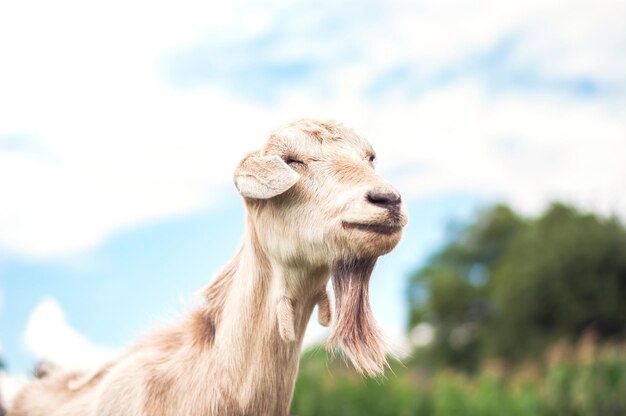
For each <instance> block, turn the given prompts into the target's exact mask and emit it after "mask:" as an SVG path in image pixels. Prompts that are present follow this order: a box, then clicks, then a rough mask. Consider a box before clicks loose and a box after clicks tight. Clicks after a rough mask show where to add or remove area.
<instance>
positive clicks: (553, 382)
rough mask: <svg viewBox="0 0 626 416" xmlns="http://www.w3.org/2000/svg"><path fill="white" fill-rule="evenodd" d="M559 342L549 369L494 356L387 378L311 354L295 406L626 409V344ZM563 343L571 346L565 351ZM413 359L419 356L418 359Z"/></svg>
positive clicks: (427, 414) (297, 410)
mask: <svg viewBox="0 0 626 416" xmlns="http://www.w3.org/2000/svg"><path fill="white" fill-rule="evenodd" d="M567 345H569V344H564V345H562V344H559V345H557V346H556V347H555V348H553V351H552V352H551V357H552V358H550V357H549V359H548V360H546V361H547V362H548V363H549V364H547V365H546V366H545V367H544V368H539V367H537V366H531V367H519V368H517V369H515V370H512V371H506V370H504V369H503V367H502V366H501V365H498V364H496V363H492V364H490V365H485V366H483V367H482V368H481V369H480V371H478V372H477V373H476V374H475V375H473V376H468V375H467V374H462V373H458V372H455V371H450V370H446V371H438V372H436V373H435V374H434V375H432V374H430V373H428V372H424V371H423V369H420V367H419V366H417V365H411V366H407V367H403V366H400V365H397V364H394V365H393V366H392V367H393V373H390V374H389V376H388V377H387V378H386V379H379V380H367V379H363V378H362V377H360V376H359V375H357V374H355V373H354V372H353V371H351V370H349V369H347V368H346V367H343V366H342V364H341V363H337V362H336V361H327V358H326V356H325V354H324V353H323V352H320V351H316V352H310V353H307V354H305V356H304V357H303V359H302V364H301V371H300V374H299V377H298V381H297V384H296V392H295V396H294V401H293V404H292V410H291V412H292V413H293V414H294V415H297V416H314V415H324V416H334V415H337V416H353V415H354V416H357V415H358V416H362V415H368V416H377V415H385V416H387V415H399V416H404V415H406V416H409V415H411V416H422V415H423V416H453V415H459V416H501V415H507V416H517V415H519V416H522V415H537V416H543V415H545V416H561V415H562V416H566V415H567V416H583V415H590V416H591V415H615V416H617V415H626V357H625V354H624V353H625V352H626V350H625V349H624V347H623V346H620V347H617V346H605V347H603V348H601V349H600V350H599V351H598V350H597V349H596V346H595V344H593V343H585V342H583V343H582V344H581V345H580V346H579V347H578V349H577V350H573V349H572V348H571V347H568V346H567ZM563 349H565V350H566V351H565V352H564V351H563ZM414 364H415V363H414Z"/></svg>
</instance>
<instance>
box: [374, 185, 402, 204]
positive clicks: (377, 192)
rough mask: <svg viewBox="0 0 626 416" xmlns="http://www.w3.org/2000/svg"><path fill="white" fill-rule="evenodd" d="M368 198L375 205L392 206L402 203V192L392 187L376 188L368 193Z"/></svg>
mask: <svg viewBox="0 0 626 416" xmlns="http://www.w3.org/2000/svg"><path fill="white" fill-rule="evenodd" d="M367 200H368V201H369V202H371V203H372V204H375V205H380V206H383V207H392V206H394V205H398V204H400V202H402V198H401V197H400V193H399V192H398V191H396V190H395V189H390V188H374V189H371V190H370V191H369V192H368V193H367Z"/></svg>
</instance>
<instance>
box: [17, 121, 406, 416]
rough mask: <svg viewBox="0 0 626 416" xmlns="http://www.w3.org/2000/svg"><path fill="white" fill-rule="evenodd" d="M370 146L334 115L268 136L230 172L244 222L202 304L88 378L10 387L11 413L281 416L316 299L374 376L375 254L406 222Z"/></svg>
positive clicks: (338, 341) (54, 378)
mask: <svg viewBox="0 0 626 416" xmlns="http://www.w3.org/2000/svg"><path fill="white" fill-rule="evenodd" d="M374 158H375V154H374V150H373V149H372V147H371V146H370V145H369V143H368V142H367V141H366V140H364V139H363V138H362V137H360V136H359V135H358V134H356V133H355V132H354V131H353V130H351V129H349V128H347V127H344V126H343V125H341V124H339V123H337V122H333V121H314V120H309V119H305V120H299V121H296V122H293V123H291V124H288V125H286V126H283V127H281V128H279V129H277V130H275V131H274V132H273V133H272V134H271V135H270V137H269V139H268V141H267V144H266V145H265V146H264V147H263V148H262V149H260V150H258V151H255V152H252V153H250V154H248V155H247V156H246V157H245V158H244V159H243V160H242V161H241V162H240V163H239V165H238V167H237V168H236V171H235V175H234V182H235V186H236V188H237V190H238V191H239V193H240V194H241V196H242V197H243V200H244V203H245V208H246V228H245V234H244V237H243V240H242V242H241V245H240V247H239V249H238V251H237V252H236V254H235V256H234V257H233V259H232V260H231V261H230V262H228V263H227V264H226V265H225V266H224V267H223V269H222V270H221V271H219V272H218V274H217V276H216V277H215V279H214V281H213V283H212V284H211V285H210V286H208V287H207V288H206V289H204V290H203V291H202V292H201V293H202V295H203V298H204V302H203V304H202V306H200V307H198V308H197V309H194V310H192V311H191V312H190V313H189V314H188V316H187V317H186V318H185V319H184V320H183V321H182V322H180V323H179V324H178V325H176V326H173V327H171V328H168V329H163V330H160V331H159V332H156V333H154V334H153V335H151V336H149V337H147V338H146V339H144V340H143V341H141V342H139V343H138V344H136V345H135V346H134V347H133V348H131V349H130V350H128V351H127V352H126V353H124V354H123V355H122V356H121V357H119V358H117V359H116V360H115V361H114V362H111V363H108V364H106V365H104V366H103V367H102V368H99V369H96V370H95V371H93V372H90V373H86V374H85V373H75V372H69V371H61V370H51V371H48V372H47V373H44V375H43V377H42V378H40V379H36V380H33V381H32V382H30V383H29V384H28V385H27V386H26V387H25V388H24V389H23V390H22V391H21V393H19V394H18V395H17V397H16V398H15V401H14V406H13V408H12V409H11V410H10V411H9V416H39V415H47V416H61V415H63V416H78V415H81V416H84V415H90V416H113V415H129V416H165V415H167V416H171V415H186V416H195V415H203V416H206V415H220V416H223V415H272V416H274V415H278V416H284V415H288V412H289V406H290V403H291V399H292V395H293V391H294V385H295V379H296V375H297V372H298V365H299V355H300V350H301V344H302V339H303V336H304V331H305V329H306V325H307V322H308V320H309V318H310V316H311V314H312V312H313V309H314V307H315V305H318V318H319V321H320V323H321V324H322V325H328V324H329V323H330V320H331V309H330V302H329V299H328V295H327V292H326V285H327V283H328V281H329V279H330V276H331V275H332V283H333V288H334V293H335V309H336V312H335V315H336V322H335V325H334V329H333V331H332V333H331V335H330V337H329V339H328V341H327V347H328V348H329V349H331V350H335V349H336V348H337V347H341V349H342V350H343V351H344V353H345V354H346V356H347V357H348V358H349V359H350V361H351V362H352V363H353V364H354V366H355V367H356V368H357V369H358V370H359V371H361V372H362V373H364V374H367V375H370V376H373V375H378V374H381V373H383V372H384V369H385V367H386V366H387V361H386V357H385V347H384V342H383V340H382V336H381V334H380V332H379V330H378V329H377V327H376V324H375V322H374V320H373V317H372V313H371V309H370V306H369V301H368V284H369V278H370V275H371V272H372V269H373V267H374V264H375V262H376V260H377V258H378V257H379V256H381V255H383V254H386V253H388V252H389V251H391V250H392V249H393V248H394V247H395V246H396V245H397V243H398V242H399V240H400V238H401V234H402V229H403V227H404V226H405V225H406V223H407V213H406V210H405V208H404V205H403V203H402V201H401V198H400V194H399V193H398V192H397V191H396V190H395V189H394V188H393V187H392V186H391V185H390V184H389V183H387V182H386V181H385V180H384V179H382V178H381V177H380V176H379V175H378V174H377V173H376V172H375V171H374V166H373V161H374Z"/></svg>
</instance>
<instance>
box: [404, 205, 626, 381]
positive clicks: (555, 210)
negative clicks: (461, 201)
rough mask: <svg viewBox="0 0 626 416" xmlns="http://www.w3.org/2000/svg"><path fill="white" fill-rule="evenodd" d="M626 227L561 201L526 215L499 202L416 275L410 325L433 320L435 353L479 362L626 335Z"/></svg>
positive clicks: (463, 363)
mask: <svg viewBox="0 0 626 416" xmlns="http://www.w3.org/2000/svg"><path fill="white" fill-rule="evenodd" d="M624 299H626V231H625V230H624V227H623V226H622V225H621V224H620V223H619V221H617V220H616V219H614V218H602V217H599V216H597V215H594V214H588V213H581V212H579V211H578V210H576V209H575V208H573V207H570V206H566V205H563V204H558V203H555V204H553V205H552V206H550V207H549V208H548V209H547V210H546V211H545V212H544V213H543V214H542V215H540V216H539V217H537V218H531V219H524V218H522V217H521V216H520V215H518V214H517V213H515V212H514V211H513V210H511V209H510V208H509V207H507V206H504V205H498V206H496V207H494V208H492V209H489V210H487V211H484V212H482V213H480V214H479V215H478V216H477V218H476V220H475V221H474V222H472V223H470V224H469V225H467V226H465V227H462V228H460V229H459V230H457V231H456V232H455V233H454V234H453V235H452V238H451V240H450V243H448V244H447V245H446V246H445V247H443V249H441V250H440V251H439V252H438V253H436V254H435V255H434V256H432V257H431V258H430V260H429V261H428V262H427V264H426V265H425V266H424V267H422V268H421V269H420V270H418V271H417V272H416V273H415V274H414V275H413V276H411V279H410V283H409V288H408V300H409V305H410V319H409V321H410V325H411V326H414V325H416V324H417V323H419V322H424V321H426V322H429V323H431V324H432V325H433V326H434V327H435V329H436V331H435V334H436V335H435V340H434V342H433V344H432V348H431V353H432V357H433V358H434V359H435V360H436V361H438V362H443V363H449V364H454V365H457V366H459V367H462V368H467V369H470V370H471V369H474V368H475V366H476V365H477V364H478V363H479V362H480V361H481V360H482V358H484V357H485V356H487V355H497V356H500V357H502V358H505V359H507V360H510V361H519V360H523V359H526V358H529V357H535V356H537V355H538V354H540V353H541V352H542V351H543V349H544V348H545V347H546V346H547V345H548V344H549V343H551V342H553V341H554V340H556V339H561V338H565V339H576V338H577V337H578V336H580V334H581V333H583V331H586V330H593V331H595V333H596V334H597V335H598V336H599V337H600V338H611V337H623V336H624V333H625V332H626V302H624Z"/></svg>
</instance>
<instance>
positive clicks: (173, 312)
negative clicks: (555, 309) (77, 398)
mask: <svg viewBox="0 0 626 416" xmlns="http://www.w3.org/2000/svg"><path fill="white" fill-rule="evenodd" d="M624 21H626V3H624V2H622V1H605V0H594V1H591V0H580V1H578V0H576V1H575V0H570V1H563V0H559V1H555V0H541V1H539V0H529V1H525V2H515V1H503V0H494V1H483V0H479V1H471V2H469V1H467V2H463V1H447V0H443V1H442V0H437V1H435V0H425V1H404V0H394V1H378V0H361V1H358V2H357V1H345V2H336V1H302V2H293V1H282V0H278V1H263V2H260V1H252V0H235V1H230V2H206V1H191V0H182V1H177V2H148V1H146V0H124V1H118V0H109V1H107V2H89V1H82V0H81V1H78V0H76V1H72V0H60V1H57V2H45V1H29V0H24V1H20V2H2V3H1V4H0V351H1V352H0V353H1V354H2V356H3V358H4V360H5V361H6V364H7V368H8V370H7V371H8V373H9V375H5V382H4V383H5V385H8V384H10V383H11V380H15V379H16V378H20V377H24V375H25V374H26V373H27V372H28V371H30V369H31V368H32V365H33V363H34V362H36V361H37V360H39V359H50V360H54V361H56V362H59V363H62V364H65V365H69V366H88V365H90V364H91V363H94V362H97V361H100V360H102V359H104V358H106V357H109V356H111V355H113V354H115V353H117V352H119V351H121V350H122V349H123V348H125V347H127V346H129V345H131V344H132V341H133V340H135V339H137V338H138V337H139V336H141V334H144V333H146V332H147V331H149V330H150V329H151V328H155V327H158V326H159V325H162V324H163V323H164V322H172V321H175V320H176V318H177V317H178V316H180V315H181V314H182V313H184V311H185V310H186V308H188V307H189V306H188V305H192V304H193V303H194V302H196V301H197V297H196V296H195V293H196V292H197V291H198V290H199V289H200V288H202V287H204V286H205V285H207V284H208V283H209V282H210V281H211V279H212V276H213V275H214V274H215V272H216V271H217V270H218V269H219V267H220V266H221V265H222V264H223V263H224V262H226V261H227V260H228V258H229V257H230V256H231V255H232V254H233V252H234V250H235V248H236V247H237V244H238V241H239V239H240V236H241V233H242V229H243V227H242V220H243V215H244V214H243V208H242V204H241V200H240V198H239V196H238V195H237V193H236V191H235V189H234V187H233V185H232V173H233V170H234V167H235V166H236V164H237V162H238V161H239V160H240V159H241V158H242V157H243V156H244V155H245V154H246V153H247V152H249V151H251V150H254V149H256V148H259V147H261V146H262V145H263V142H264V140H265V139H266V138H267V136H268V134H269V133H270V132H271V131H272V130H273V129H274V128H275V127H277V126H279V125H281V124H283V123H285V122H288V121H290V120H293V119H296V118H301V117H320V118H333V119H337V120H340V121H342V122H344V123H345V124H346V125H348V126H350V127H353V128H354V129H356V130H357V131H358V132H359V133H361V134H362V135H363V136H364V137H366V138H367V139H368V140H369V141H370V142H371V143H372V144H373V146H374V148H375V149H376V152H377V155H378V162H377V163H378V165H377V167H376V168H377V170H379V171H380V172H381V173H382V174H383V175H384V176H385V177H386V178H388V179H389V180H390V181H391V182H393V183H394V184H395V185H396V186H397V187H398V188H399V189H400V190H401V192H402V194H403V197H404V200H405V201H406V202H407V206H408V208H409V214H410V224H409V226H408V227H407V229H406V232H405V236H404V238H403V240H402V242H401V244H400V245H399V246H398V248H397V249H396V250H395V251H394V252H392V253H391V254H389V255H388V256H385V257H384V258H382V259H381V260H380V261H379V264H378V266H377V268H376V270H375V273H374V276H373V281H372V296H371V297H372V304H373V309H374V312H375V315H376V316H377V318H378V320H379V322H380V323H381V326H382V327H383V328H384V329H385V332H387V333H388V334H390V336H391V337H397V336H399V335H400V334H401V333H402V332H403V330H404V328H405V322H406V306H405V302H404V293H403V290H404V287H405V285H406V279H407V276H408V275H409V274H410V273H411V271H414V270H415V269H416V268H418V267H419V265H420V264H423V262H424V260H425V259H426V258H427V257H428V255H429V254H430V253H432V252H433V251H434V250H436V249H437V248H438V247H439V246H440V245H441V244H442V243H443V242H444V241H445V239H446V235H447V229H448V228H449V224H451V223H455V222H457V223H458V222H463V221H465V220H467V219H468V218H471V215H472V214H473V213H475V212H476V211H477V210H479V209H481V208H482V207H485V206H487V205H489V204H491V203H494V202H496V201H504V202H507V203H509V204H511V205H512V206H513V207H515V208H516V209H518V210H520V211H521V212H523V213H525V214H528V215H532V214H534V213H537V212H539V211H540V210H541V209H542V208H544V207H545V206H546V204H548V203H549V202H550V201H552V200H556V199H558V200H563V201H566V202H570V203H573V204H576V205H578V206H580V207H582V208H584V209H590V210H594V211H598V212H600V213H603V214H606V215H617V216H619V217H620V218H622V219H625V218H626V196H625V193H624V192H623V190H624V184H625V183H626V163H624V156H625V155H626V30H624V28H623V22H624ZM325 334H326V332H325V331H324V330H322V329H321V328H319V327H318V326H317V325H315V324H312V325H310V328H309V330H308V332H307V338H306V340H307V341H306V342H307V343H312V342H315V341H317V340H319V339H322V338H323V336H324V335H325ZM11 377H13V378H11ZM6 380H9V381H6ZM8 388H10V386H9V387H8Z"/></svg>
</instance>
